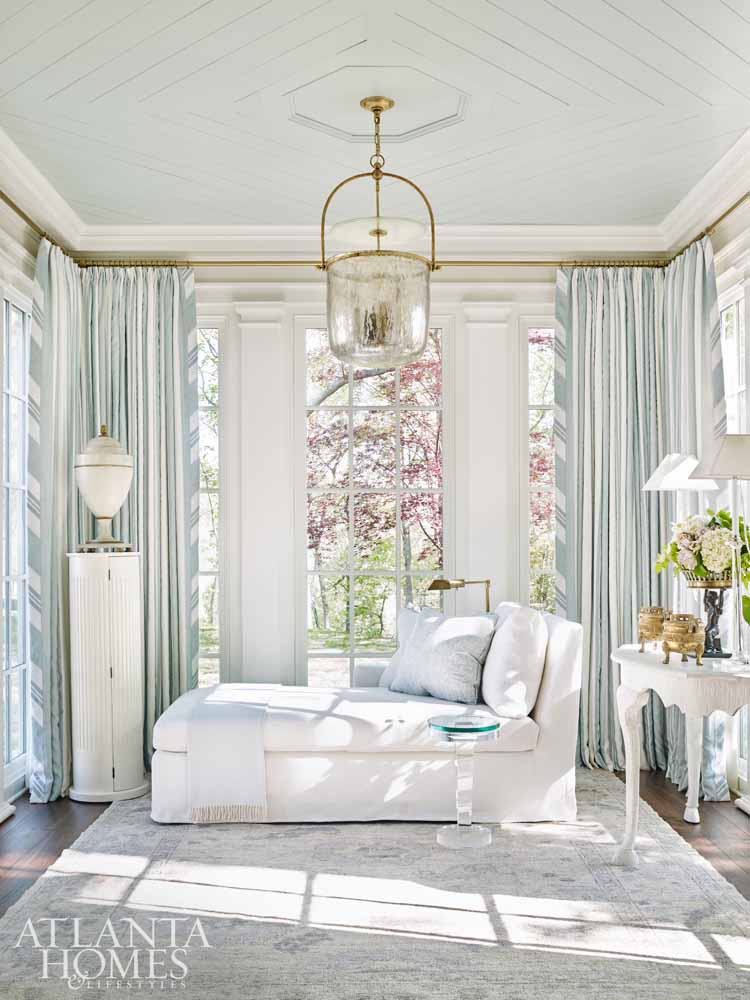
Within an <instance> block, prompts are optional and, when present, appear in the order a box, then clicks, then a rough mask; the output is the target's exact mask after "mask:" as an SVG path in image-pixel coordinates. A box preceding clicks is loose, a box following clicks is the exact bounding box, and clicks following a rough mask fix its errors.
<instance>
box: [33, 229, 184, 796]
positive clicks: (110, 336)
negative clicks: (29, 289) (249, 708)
mask: <svg viewBox="0 0 750 1000" xmlns="http://www.w3.org/2000/svg"><path fill="white" fill-rule="evenodd" d="M29 400H30V401H29V493H28V514H29V532H28V538H29V580H30V586H29V600H30V622H31V646H30V664H31V690H32V740H31V746H32V752H31V755H30V767H29V785H30V788H31V794H32V800H33V801H37V802H46V801H49V800H51V799H54V798H57V797H58V796H59V795H61V794H63V793H64V792H65V791H66V790H67V788H68V786H69V784H70V739H69V731H70V713H69V652H68V649H69V636H68V595H67V564H66V563H67V560H66V553H67V552H69V551H74V550H75V547H76V545H77V544H78V543H80V542H82V541H85V540H86V539H87V538H88V537H90V536H91V533H92V530H93V518H92V516H91V514H90V512H89V511H88V510H87V508H86V507H85V504H84V503H83V501H82V499H81V498H80V496H79V494H78V490H77V488H76V485H75V476H74V470H73V466H74V462H75V455H76V454H77V453H78V452H79V451H81V450H82V447H83V446H84V445H85V443H86V441H87V440H88V439H89V438H91V437H93V436H94V435H95V434H97V433H98V431H99V427H100V425H101V424H106V425H107V427H108V428H109V433H110V434H111V435H112V437H114V438H116V439H117V440H119V441H120V443H121V444H122V445H123V446H124V447H125V448H126V450H128V451H129V452H130V453H131V454H132V455H133V458H134V466H135V467H134V477H133V485H132V488H131V490H130V493H129V495H128V498H127V499H126V501H125V503H124V504H123V506H122V508H121V510H120V512H119V514H118V515H117V517H116V518H115V522H114V529H115V534H116V536H118V537H120V538H121V539H122V540H123V541H126V542H129V543H130V544H132V545H134V547H135V548H136V549H137V551H139V552H140V554H141V567H142V582H143V647H144V661H145V671H144V681H143V683H144V692H145V705H146V711H145V717H144V725H143V737H144V744H143V747H144V759H145V761H146V763H148V761H149V759H150V754H151V734H152V730H153V726H154V722H155V721H156V719H157V718H158V717H159V715H161V713H162V712H163V711H164V709H165V708H167V706H168V705H170V704H171V702H172V701H174V699H175V698H177V697H179V695H180V694H182V693H183V692H184V691H186V690H188V689H189V688H191V687H194V686H195V685H196V684H197V680H198V510H199V486H200V483H199V462H198V381H197V330H196V315H195V288H194V280H193V274H192V271H191V270H190V269H187V268H184V269H183V268H179V269H178V268H142V267H136V268H88V269H83V270H81V269H79V268H78V267H77V266H76V265H75V264H74V263H73V262H72V261H71V260H70V258H68V257H66V256H65V255H64V254H63V253H62V252H61V251H60V250H59V249H57V248H56V247H52V246H51V245H50V244H49V242H48V241H46V240H43V241H42V243H41V245H40V248H39V253H38V257H37V274H36V283H35V294H34V312H33V321H32V345H31V358H30V378H29Z"/></svg>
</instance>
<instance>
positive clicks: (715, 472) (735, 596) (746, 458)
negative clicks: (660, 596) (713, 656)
mask: <svg viewBox="0 0 750 1000" xmlns="http://www.w3.org/2000/svg"><path fill="white" fill-rule="evenodd" d="M701 476H710V477H711V478H712V479H726V480H728V481H729V510H730V513H731V515H732V532H733V533H734V535H735V537H737V538H739V534H740V532H739V493H738V489H737V484H738V482H739V480H740V479H750V434H725V435H724V437H723V438H722V439H721V441H720V442H719V446H718V448H717V449H716V451H715V452H714V454H713V455H712V456H711V458H709V459H707V460H706V461H705V462H703V461H701V462H700V463H699V464H698V466H697V467H696V468H695V469H694V470H693V472H692V473H691V476H690V478H691V479H693V480H694V481H695V480H697V479H698V478H699V477H701ZM741 541H747V539H741ZM732 603H733V604H734V608H733V619H732V645H733V650H732V659H731V660H730V661H729V662H730V663H731V664H732V665H734V666H738V667H740V666H741V667H746V666H747V664H748V663H750V659H748V656H747V653H746V652H745V650H744V648H743V642H742V581H741V578H740V552H739V548H733V549H732Z"/></svg>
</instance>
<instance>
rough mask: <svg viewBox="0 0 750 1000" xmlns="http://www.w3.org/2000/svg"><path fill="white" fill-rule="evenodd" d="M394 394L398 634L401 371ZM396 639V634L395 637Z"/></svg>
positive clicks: (398, 606)
mask: <svg viewBox="0 0 750 1000" xmlns="http://www.w3.org/2000/svg"><path fill="white" fill-rule="evenodd" d="M394 383H395V384H394V392H395V393H396V397H395V399H394V402H395V404H396V430H395V433H396V545H395V547H394V549H395V553H396V631H397V633H398V616H399V612H400V611H401V600H402V595H403V589H404V587H403V579H402V570H403V561H402V558H401V556H402V553H401V544H402V536H401V530H402V529H401V369H400V368H397V369H396V378H395V380H394ZM396 639H398V634H397V635H396Z"/></svg>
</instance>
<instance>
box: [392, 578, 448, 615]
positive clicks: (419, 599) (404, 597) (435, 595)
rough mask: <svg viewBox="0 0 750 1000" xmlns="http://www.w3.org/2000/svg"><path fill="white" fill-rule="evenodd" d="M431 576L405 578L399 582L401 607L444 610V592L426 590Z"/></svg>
mask: <svg viewBox="0 0 750 1000" xmlns="http://www.w3.org/2000/svg"><path fill="white" fill-rule="evenodd" d="M433 579H434V577H432V576H405V577H404V578H403V580H402V581H401V606H402V607H404V608H408V607H409V605H413V606H414V607H416V608H437V609H438V611H443V610H444V604H445V602H444V600H443V598H444V595H445V591H444V590H428V589H427V588H428V587H429V585H430V583H431V582H432V580H433Z"/></svg>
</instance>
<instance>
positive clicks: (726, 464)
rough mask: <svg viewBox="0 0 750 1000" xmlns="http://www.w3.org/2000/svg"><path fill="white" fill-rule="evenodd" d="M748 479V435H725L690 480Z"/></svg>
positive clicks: (749, 456)
mask: <svg viewBox="0 0 750 1000" xmlns="http://www.w3.org/2000/svg"><path fill="white" fill-rule="evenodd" d="M697 476H710V477H711V478H712V479H750V434H725V435H724V437H723V438H722V439H721V441H720V442H719V445H718V447H717V448H716V449H715V451H714V453H713V455H712V456H711V457H710V458H708V459H705V460H703V461H701V462H700V463H699V464H698V467H697V468H696V469H695V470H694V471H693V473H692V475H691V477H690V478H691V479H695V478H696V477H697Z"/></svg>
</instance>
